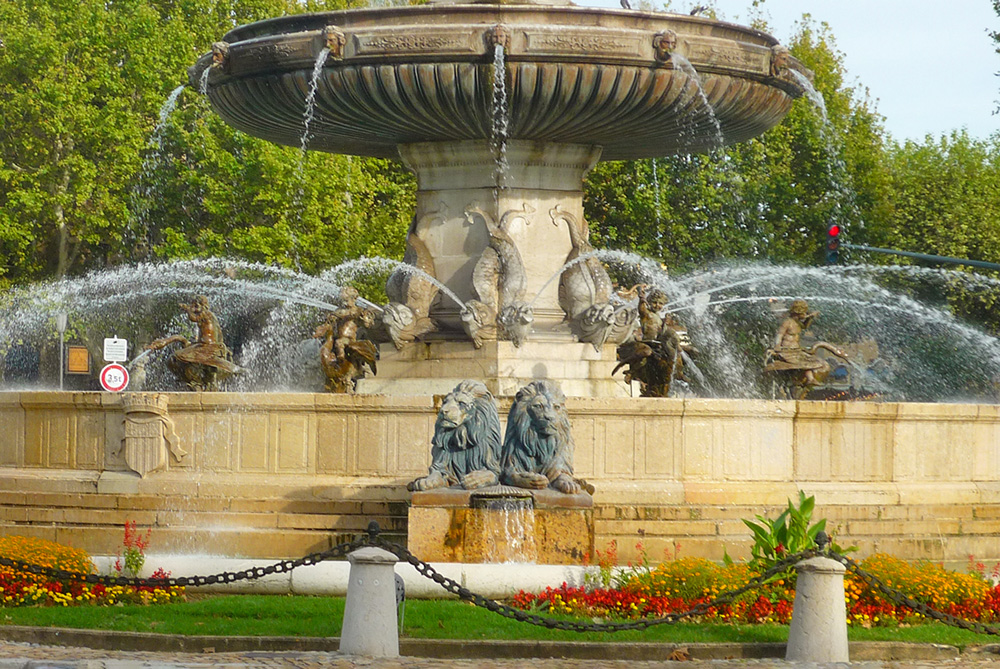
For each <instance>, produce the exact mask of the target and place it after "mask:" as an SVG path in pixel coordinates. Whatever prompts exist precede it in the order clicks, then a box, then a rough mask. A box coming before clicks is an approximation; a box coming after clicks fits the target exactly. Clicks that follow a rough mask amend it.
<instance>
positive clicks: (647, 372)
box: [611, 286, 695, 397]
mask: <svg viewBox="0 0 1000 669" xmlns="http://www.w3.org/2000/svg"><path fill="white" fill-rule="evenodd" d="M666 306H667V296H666V295H665V294H664V293H663V292H662V291H660V290H657V289H653V290H650V291H648V292H647V291H646V287H645V286H639V329H638V330H637V332H636V338H635V339H634V340H632V341H627V342H625V343H623V344H622V345H621V346H619V347H618V351H617V353H618V360H619V362H618V364H617V365H616V366H615V368H614V369H613V370H612V371H611V373H612V374H614V373H615V372H617V371H618V370H619V369H621V368H622V367H625V366H627V369H626V370H625V380H626V381H627V382H629V383H631V382H632V381H638V382H639V392H640V394H641V395H642V396H643V397H666V396H667V395H669V394H670V386H671V384H672V383H673V381H674V379H681V380H684V381H686V380H687V379H686V378H685V376H684V358H683V356H682V353H684V352H689V353H694V352H695V350H694V348H693V347H692V346H691V343H690V341H689V340H688V339H687V332H686V330H684V328H683V327H682V326H681V324H680V323H678V322H677V321H676V320H674V318H673V316H671V315H670V314H666V315H661V312H662V311H663V309H665V308H666Z"/></svg>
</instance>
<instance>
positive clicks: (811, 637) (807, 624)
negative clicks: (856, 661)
mask: <svg viewBox="0 0 1000 669" xmlns="http://www.w3.org/2000/svg"><path fill="white" fill-rule="evenodd" d="M795 569H796V571H797V572H798V577H797V578H796V581H795V604H794V606H793V608H792V624H791V626H790V627H789V629H788V647H787V649H786V651H785V659H786V660H790V661H796V662H849V661H850V660H849V659H848V646H847V607H846V605H845V604H844V565H842V564H840V563H839V562H837V561H835V560H831V559H830V558H825V557H814V558H809V559H808V560H803V561H802V562H799V563H798V564H797V565H796V566H795Z"/></svg>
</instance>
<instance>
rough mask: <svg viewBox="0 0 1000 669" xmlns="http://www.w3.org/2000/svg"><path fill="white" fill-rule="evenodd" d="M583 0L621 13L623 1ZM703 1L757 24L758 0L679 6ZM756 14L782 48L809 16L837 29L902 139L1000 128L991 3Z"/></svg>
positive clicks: (854, 80)
mask: <svg viewBox="0 0 1000 669" xmlns="http://www.w3.org/2000/svg"><path fill="white" fill-rule="evenodd" d="M574 1H575V2H576V4H578V5H586V6H597V7H620V5H619V0H574ZM638 4H639V3H638V2H636V1H635V0H633V2H632V5H633V6H637V5H638ZM653 4H655V5H657V6H661V5H662V3H661V2H655V3H653ZM698 5H709V6H712V7H714V8H715V10H716V13H717V15H718V17H719V18H720V19H723V20H726V21H731V22H733V23H740V24H748V23H749V22H750V21H751V19H752V17H753V16H754V14H753V13H752V12H753V11H754V10H752V9H751V0H673V2H672V3H671V8H672V9H673V10H674V11H678V12H687V11H689V10H690V9H691V8H693V7H696V6H698ZM757 11H759V12H760V13H761V15H762V16H763V18H764V19H765V20H766V21H767V22H768V25H769V26H770V27H771V30H770V32H771V34H772V35H773V36H774V37H776V38H777V39H778V40H779V41H780V42H781V43H783V44H788V43H789V42H790V41H791V36H792V35H793V33H794V32H795V24H796V23H797V22H798V21H799V19H801V17H802V15H803V14H804V13H808V14H809V15H810V16H811V17H812V19H813V20H814V21H815V22H816V23H827V24H829V25H830V28H831V31H832V33H833V36H834V39H835V41H836V46H837V49H838V50H839V51H841V52H842V53H843V54H844V60H843V62H844V65H845V67H846V70H847V76H846V80H845V81H846V83H847V84H848V85H852V86H856V87H858V88H859V89H864V88H867V89H868V92H869V95H870V96H871V97H872V99H875V100H877V109H878V112H879V113H880V114H881V115H882V116H884V117H885V128H886V130H888V132H889V133H890V134H891V135H892V136H893V137H894V138H895V139H897V140H906V139H912V140H915V141H922V140H923V139H924V137H925V136H926V135H927V134H930V135H933V136H939V135H941V134H945V133H949V132H951V131H952V130H958V129H960V128H963V127H964V128H965V129H966V130H968V131H969V134H971V135H972V136H974V137H979V138H983V139H985V138H986V137H988V136H989V135H991V134H993V133H995V132H997V131H998V130H1000V115H993V111H994V110H995V109H996V108H997V100H998V99H1000V77H998V76H996V74H995V73H996V72H998V71H1000V54H998V53H996V51H995V49H996V45H995V43H994V42H993V40H991V39H990V37H989V34H988V31H989V30H998V31H1000V16H997V14H996V12H994V10H993V3H992V2H991V0H950V1H948V0H763V2H761V3H760V8H759V10H757Z"/></svg>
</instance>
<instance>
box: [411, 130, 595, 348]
mask: <svg viewBox="0 0 1000 669" xmlns="http://www.w3.org/2000/svg"><path fill="white" fill-rule="evenodd" d="M399 154H400V156H401V157H402V159H403V162H405V163H406V165H407V167H409V168H410V169H411V170H413V172H414V174H415V175H416V176H417V210H416V222H417V223H416V225H415V229H414V233H415V234H416V236H417V237H418V238H419V239H420V240H421V241H422V242H423V245H424V246H425V247H426V250H427V253H428V254H429V255H430V257H431V258H432V259H433V265H434V274H435V276H436V278H437V279H439V280H440V281H441V282H442V283H443V284H444V285H446V286H447V287H448V288H449V289H450V290H451V291H452V292H454V293H455V295H457V296H458V298H459V299H461V300H462V301H463V302H467V301H469V300H473V299H477V300H480V299H485V296H483V295H480V294H478V292H477V290H476V288H475V286H474V276H473V275H474V271H475V269H476V266H477V263H478V261H479V259H480V257H481V256H482V254H483V251H484V250H485V249H486V248H487V247H488V246H489V244H490V241H489V239H490V236H489V234H488V230H487V224H486V222H485V221H484V220H483V218H482V217H483V216H488V217H490V218H491V219H492V221H494V222H496V223H497V224H498V225H499V227H500V228H501V229H502V230H503V234H504V235H505V237H507V238H509V241H510V242H511V244H512V248H515V249H516V251H514V252H515V253H516V254H519V255H520V260H519V261H517V262H514V261H511V262H510V265H511V266H514V265H519V266H523V272H524V276H523V281H524V294H523V295H522V296H521V298H520V299H521V300H523V301H525V302H528V303H531V306H532V309H533V311H534V318H535V320H534V323H533V331H534V333H535V334H536V335H537V334H544V333H548V332H568V331H569V328H568V326H567V325H566V324H565V323H563V321H564V318H565V313H564V312H563V310H562V309H561V308H560V306H559V300H558V291H559V281H558V278H555V279H554V280H552V279H553V276H555V275H556V274H557V273H558V272H559V270H560V269H561V268H562V266H563V264H564V263H565V262H566V261H567V259H568V257H569V254H570V252H571V251H572V249H573V246H572V243H571V239H570V231H569V230H568V229H567V227H566V223H565V222H564V221H563V219H561V218H560V217H559V216H558V215H555V214H554V213H553V212H561V213H562V215H563V216H570V217H572V218H573V219H574V220H576V221H581V222H582V221H583V177H584V175H586V173H587V172H588V171H590V169H591V168H592V167H593V166H594V165H595V164H596V163H597V160H598V158H599V157H600V155H601V149H600V147H597V146H590V145H584V144H558V143H552V142H540V141H523V140H511V141H508V142H507V143H506V146H505V150H504V153H503V159H502V161H501V163H502V165H501V164H498V155H497V152H496V151H495V149H494V147H493V146H492V145H491V143H490V142H489V141H487V140H469V141H459V142H425V143H419V144H403V145H400V147H399ZM460 308H461V305H458V304H456V303H455V302H454V301H453V300H451V299H448V298H446V297H444V296H440V297H439V299H438V300H436V301H435V303H434V304H433V305H432V306H431V314H430V315H431V317H432V318H433V319H434V320H435V321H436V323H437V325H438V328H439V331H441V332H446V333H449V336H450V337H452V338H455V337H457V338H462V339H465V340H466V341H468V338H467V337H466V336H465V334H464V332H463V329H462V322H461V318H460V316H459V311H460ZM530 337H531V335H529V338H530Z"/></svg>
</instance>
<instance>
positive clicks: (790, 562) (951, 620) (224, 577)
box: [0, 521, 1000, 636]
mask: <svg viewBox="0 0 1000 669" xmlns="http://www.w3.org/2000/svg"><path fill="white" fill-rule="evenodd" d="M380 533H381V529H380V528H379V526H378V523H376V522H375V521H372V522H371V523H369V525H368V530H367V533H366V534H365V535H363V536H361V537H360V538H358V539H355V540H354V541H351V542H346V543H342V544H338V545H336V546H334V547H332V548H329V549H327V550H325V551H320V552H317V553H310V554H309V555H306V556H304V557H301V558H299V559H297V560H281V561H279V562H275V563H274V564H271V565H268V566H266V567H251V568H250V569H244V570H243V571H237V572H221V573H218V574H212V575H210V576H181V577H178V578H169V577H168V578H156V579H152V578H128V577H124V576H100V575H97V574H83V573H80V572H74V571H69V570H66V569H53V568H51V567H43V566H41V565H37V564H32V563H29V562H22V561H21V560H14V559H11V558H6V557H2V556H0V566H4V567H11V568H14V569H18V570H20V571H25V572H28V573H31V574H39V575H43V576H49V577H52V578H56V579H63V580H71V581H81V582H84V583H100V584H102V585H105V586H107V585H112V586H115V585H117V586H133V587H152V588H156V587H160V588H162V587H198V586H204V585H215V584H219V583H235V582H237V581H247V580H254V579H258V578H263V577H264V576H270V575H271V574H281V573H285V572H289V571H292V570H293V569H297V568H298V567H306V566H309V565H313V564H319V563H320V562H323V561H325V560H333V559H336V558H342V557H345V556H346V555H347V554H348V553H351V552H353V551H355V550H357V549H359V548H364V547H367V546H372V547H377V548H382V549H384V550H387V551H389V552H390V553H392V554H393V555H395V556H396V557H398V558H399V559H400V560H403V561H404V562H406V563H407V564H410V565H412V566H413V568H414V569H416V570H417V573H419V574H420V575H421V576H424V577H425V578H428V579H430V580H432V581H434V582H435V583H437V584H438V585H440V586H441V587H442V588H443V589H445V590H447V591H448V592H450V593H452V594H454V595H456V596H458V597H459V598H460V599H463V600H465V601H467V602H471V603H472V604H474V605H476V606H478V607H481V608H484V609H487V610H489V611H492V612H493V613H496V614H499V615H501V616H504V617H505V618H510V619H512V620H518V621H520V622H525V623H529V624H531V625H538V626H540V627H547V628H549V629H559V630H569V631H573V632H620V631H623V630H644V629H648V628H650V627H653V626H655V625H669V624H674V623H677V622H680V621H681V620H684V619H686V618H692V617H696V616H702V615H705V614H706V613H708V612H709V611H710V610H711V609H713V608H719V607H722V606H726V605H728V604H731V603H732V602H733V601H734V600H735V599H736V598H737V597H739V596H740V595H743V594H745V593H747V592H750V591H751V590H754V589H756V588H760V587H761V586H763V585H764V584H765V583H766V582H767V581H768V580H770V579H771V578H772V577H774V576H777V575H778V574H782V573H784V572H787V571H788V570H790V569H791V568H793V567H794V566H795V565H796V564H797V563H798V562H800V561H802V560H806V559H808V558H811V557H817V556H822V557H827V558H830V559H832V560H836V561H837V562H840V563H841V564H843V565H844V567H845V569H846V570H847V571H849V572H851V573H852V574H855V575H856V576H857V577H858V578H859V579H861V580H862V581H864V583H865V584H866V585H868V586H869V587H871V588H873V589H874V590H877V591H878V592H880V593H881V594H882V595H883V596H884V597H885V598H886V600H887V601H889V602H891V603H893V604H896V605H899V606H905V607H907V608H909V609H911V610H913V611H915V612H917V613H920V614H921V615H923V616H925V617H927V618H930V619H932V620H936V621H938V622H942V623H944V624H946V625H951V626H953V627H960V628H962V629H965V630H969V631H971V632H976V633H978V634H989V635H994V636H1000V628H997V627H992V626H990V625H985V624H983V623H978V622H972V621H969V620H965V619H963V618H958V617H956V616H953V615H950V614H948V613H944V612H942V611H938V610H936V609H932V608H931V607H929V606H927V605H926V604H923V603H921V602H918V601H917V600H915V599H913V598H911V597H908V596H906V595H904V594H903V593H902V592H900V591H899V590H896V589H894V588H891V587H890V586H888V585H887V584H885V583H884V582H883V581H882V580H881V579H879V578H878V577H877V576H875V575H873V574H871V573H869V572H867V571H865V570H864V569H862V568H861V565H860V564H858V563H857V562H855V561H854V560H852V559H851V558H849V557H847V556H846V555H841V554H839V553H834V552H832V551H829V550H827V544H828V542H829V539H828V538H827V537H826V535H825V533H822V532H821V533H820V536H817V538H816V542H817V544H818V548H816V549H809V550H805V551H802V552H800V553H796V554H794V555H789V556H787V557H785V558H783V559H782V560H780V561H778V562H776V563H775V564H774V565H773V566H772V567H771V568H770V569H768V570H767V571H765V572H764V573H763V574H760V575H759V576H756V577H754V578H752V579H750V580H749V581H747V583H746V584H745V585H743V586H742V587H740V588H736V589H735V590H730V591H728V592H724V593H722V594H720V595H719V596H717V597H716V598H715V599H712V600H711V601H708V602H702V603H700V604H697V605H695V606H693V607H691V608H690V609H688V610H687V611H680V612H676V613H670V614H667V615H665V616H662V617H659V618H642V619H640V620H636V621H632V622H608V623H585V622H577V621H572V620H562V619H558V618H550V617H546V616H540V615H538V614H534V613H527V612H525V611H522V610H521V609H516V608H514V607H512V606H508V605H506V604H501V603H500V602H498V601H496V600H494V599H490V598H488V597H484V596H483V595H479V594H476V593H474V592H472V591H471V590H469V589H468V588H466V587H465V586H463V585H461V584H460V583H458V582H457V581H455V580H454V579H450V578H448V577H447V576H445V575H443V574H441V573H440V572H438V571H437V570H436V569H434V567H433V566H431V564H430V563H428V562H424V561H423V560H421V559H420V558H418V557H416V556H415V555H413V553H411V552H410V551H409V550H408V549H407V548H406V547H405V546H401V545H399V544H396V543H393V542H391V541H388V540H386V539H383V538H382V537H381V536H379V535H380Z"/></svg>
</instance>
